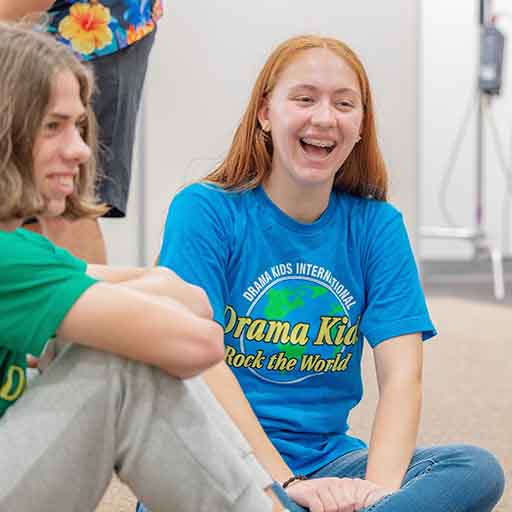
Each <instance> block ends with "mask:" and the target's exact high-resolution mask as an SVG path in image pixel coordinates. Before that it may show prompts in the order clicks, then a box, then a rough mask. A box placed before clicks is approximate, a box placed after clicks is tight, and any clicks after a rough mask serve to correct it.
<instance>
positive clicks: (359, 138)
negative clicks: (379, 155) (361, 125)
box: [356, 135, 361, 144]
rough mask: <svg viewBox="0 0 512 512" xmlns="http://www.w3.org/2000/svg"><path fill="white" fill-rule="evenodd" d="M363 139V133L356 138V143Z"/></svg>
mask: <svg viewBox="0 0 512 512" xmlns="http://www.w3.org/2000/svg"><path fill="white" fill-rule="evenodd" d="M360 140H361V135H359V137H357V139H356V144H357V143H358V142H359V141H360Z"/></svg>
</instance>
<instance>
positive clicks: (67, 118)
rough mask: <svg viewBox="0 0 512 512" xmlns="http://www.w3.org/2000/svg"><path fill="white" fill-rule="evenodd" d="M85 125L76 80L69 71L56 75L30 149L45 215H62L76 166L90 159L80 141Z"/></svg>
mask: <svg viewBox="0 0 512 512" xmlns="http://www.w3.org/2000/svg"><path fill="white" fill-rule="evenodd" d="M86 122H87V114H86V110H85V108H84V105H83V103H82V100H81V98H80V86H79V84H78V81H77V79H76V77H75V76H74V75H73V73H71V71H69V70H66V71H61V72H59V73H58V74H57V75H56V76H55V78H54V80H53V84H52V88H51V95H50V101H49V103H48V107H47V109H46V112H45V114H44V117H43V121H42V123H41V126H40V127H39V130H38V131H37V134H36V138H35V142H34V147H33V149H32V157H33V166H32V167H33V179H34V183H35V185H36V188H37V190H38V192H39V193H40V194H41V195H42V196H43V199H44V200H45V203H46V212H45V215H49V216H56V215H60V214H62V213H63V212H64V210H65V208H66V198H67V197H68V196H69V195H70V194H72V193H73V191H74V190H75V185H76V181H77V178H78V174H79V172H80V165H81V164H83V163H85V162H86V161H87V160H88V159H89V158H90V156H91V151H90V149H89V146H87V144H86V143H85V142H84V140H83V138H82V136H83V131H84V127H85V124H86Z"/></svg>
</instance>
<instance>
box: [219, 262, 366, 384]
mask: <svg viewBox="0 0 512 512" xmlns="http://www.w3.org/2000/svg"><path fill="white" fill-rule="evenodd" d="M242 295H243V298H244V299H245V301H241V302H240V303H239V304H241V305H245V302H246V303H247V309H246V310H240V307H239V308H238V311H237V309H236V307H234V306H233V305H230V304H228V305H227V306H226V310H225V320H224V324H225V334H226V362H227V364H228V365H229V366H232V367H234V368H240V367H244V368H247V369H249V370H250V371H251V372H252V373H253V374H254V375H256V376H257V377H259V378H260V379H262V380H266V381H268V382H273V383H276V384H280V383H287V384H293V383H296V382H300V381H303V380H306V379H310V378H314V377H318V376H320V375H322V374H323V373H324V372H331V373H337V372H345V371H346V370H347V368H348V367H349V365H350V360H351V359H352V357H353V351H354V348H355V346H356V345H357V344H358V343H360V339H359V324H358V321H359V317H357V318H356V319H351V317H350V308H351V307H352V306H354V305H355V304H356V299H355V298H354V297H353V295H352V294H351V293H350V291H349V290H347V289H346V288H345V286H344V285H343V284H342V283H341V282H340V281H339V280H338V279H337V278H336V277H335V276H333V275H332V273H331V271H329V270H328V269H325V268H323V267H320V266H318V265H313V264H310V263H304V262H295V263H292V262H283V263H279V264H276V265H273V266H272V267H270V268H269V269H268V270H265V271H264V272H263V273H262V274H261V275H260V276H258V277H257V279H256V280H255V281H253V283H251V284H249V285H248V287H247V289H246V290H245V291H244V292H243V294H242ZM230 338H231V339H232V340H233V341H234V343H233V344H230V342H229V339H230Z"/></svg>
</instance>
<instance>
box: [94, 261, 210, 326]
mask: <svg viewBox="0 0 512 512" xmlns="http://www.w3.org/2000/svg"><path fill="white" fill-rule="evenodd" d="M87 274H88V275H90V276H91V277H94V278H95V279H99V280H100V281H104V282H107V283H113V284H120V285H122V286H123V287H126V288H131V289H133V290H138V291H141V292H144V293H146V294H149V295H155V296H163V297H169V298H171V299H174V300H176V301H178V302H180V303H181V304H183V305H184V306H186V307H187V308H188V309H190V310H191V311H192V312H193V313H195V314H196V315H199V316H201V317H203V318H212V314H213V313H212V308H211V306H210V302H209V301H208V297H207V296H206V293H205V292H204V291H203V290H202V288H199V287H198V286H194V285H191V284H188V283H187V282H185V281H184V280H183V279H181V278H180V277H178V276H177V275H176V274H175V273H174V272H173V271H172V270H169V269H168V268H166V267H148V268H143V267H114V266H107V265H88V266H87Z"/></svg>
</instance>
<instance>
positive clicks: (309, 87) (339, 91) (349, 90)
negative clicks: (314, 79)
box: [290, 84, 361, 96]
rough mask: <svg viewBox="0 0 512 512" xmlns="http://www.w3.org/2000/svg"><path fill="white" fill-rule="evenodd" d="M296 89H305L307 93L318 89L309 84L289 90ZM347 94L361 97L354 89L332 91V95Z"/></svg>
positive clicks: (343, 88)
mask: <svg viewBox="0 0 512 512" xmlns="http://www.w3.org/2000/svg"><path fill="white" fill-rule="evenodd" d="M296 89H307V90H308V91H316V90H317V89H318V87H315V86H314V85H311V84H296V85H293V86H292V87H291V88H290V90H292V91H293V90H296ZM347 92H349V93H352V94H356V95H357V96H361V95H360V93H359V92H358V91H356V90H355V89H352V88H351V87H340V88H339V89H336V90H335V91H334V94H340V93H347Z"/></svg>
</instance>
